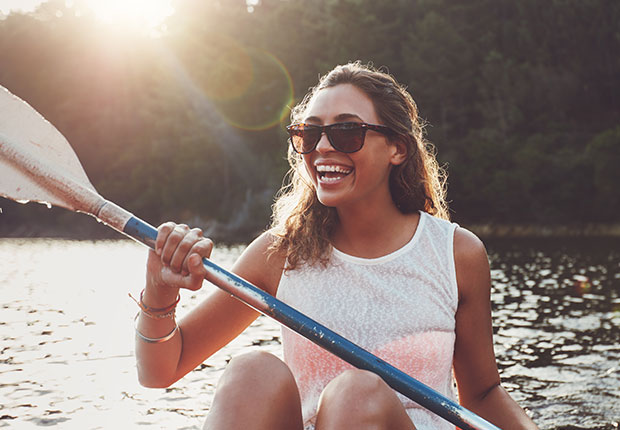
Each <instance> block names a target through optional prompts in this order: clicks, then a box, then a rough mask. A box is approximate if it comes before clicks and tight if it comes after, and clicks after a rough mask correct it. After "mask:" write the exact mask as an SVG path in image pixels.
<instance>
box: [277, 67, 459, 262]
mask: <svg viewBox="0 0 620 430" xmlns="http://www.w3.org/2000/svg"><path fill="white" fill-rule="evenodd" d="M340 84H352V85H354V86H355V87H357V88H358V89H360V90H361V91H363V92H364V93H365V94H366V95H367V96H368V97H369V98H370V99H371V100H372V102H373V105H374V108H375V111H376V112H377V115H378V117H379V119H380V121H381V124H383V125H386V126H388V127H390V128H391V129H393V130H394V131H395V132H396V133H397V136H396V137H393V138H392V139H399V140H400V141H401V142H403V143H405V145H406V147H407V158H406V160H405V161H404V162H403V163H401V164H399V165H396V166H394V167H393V168H392V171H391V173H390V192H391V195H392V200H393V201H394V203H395V204H396V207H397V208H398V209H399V210H400V211H401V212H402V213H404V214H408V213H413V212H416V211H418V210H421V211H425V212H428V213H429V214H431V215H435V216H437V217H439V218H444V219H449V214H448V205H447V203H446V200H445V195H446V191H445V179H446V174H445V172H444V170H443V169H442V168H441V167H439V165H438V163H437V160H436V158H435V149H434V147H433V145H432V144H430V143H429V142H427V141H426V140H425V139H424V125H423V123H422V122H421V121H420V119H419V118H418V109H417V107H416V104H415V102H414V101H413V98H412V97H411V95H410V94H409V93H408V92H407V90H406V89H405V87H403V86H402V85H400V84H399V83H398V82H396V80H395V79H394V78H393V77H392V76H391V75H389V74H388V73H384V72H383V71H380V70H377V69H375V68H373V67H372V66H365V65H362V64H361V63H360V62H359V61H358V62H354V63H349V64H345V65H340V66H336V67H335V68H334V69H333V70H332V71H331V72H329V73H328V74H326V75H325V76H323V77H322V78H321V79H320V80H319V83H318V84H317V85H316V86H315V87H313V88H312V89H311V90H310V91H309V92H308V93H307V94H306V95H305V97H304V98H303V100H302V101H301V102H300V103H299V104H298V105H297V106H295V107H294V108H293V110H292V112H291V121H292V122H299V121H300V120H301V119H302V118H303V116H304V113H305V110H306V109H307V107H308V104H309V103H310V101H311V100H312V98H313V97H314V96H315V95H316V94H317V93H318V92H319V91H321V90H322V89H324V88H330V87H334V86H336V85H340ZM288 161H289V164H290V166H291V168H290V170H289V172H288V174H287V179H288V182H287V183H286V185H284V186H283V187H282V188H281V189H280V192H279V193H278V195H277V198H276V202H275V203H274V205H273V215H272V224H271V231H272V233H273V234H274V236H275V239H274V241H273V243H272V245H271V249H272V250H273V251H275V252H282V253H284V254H285V255H286V258H287V269H288V270H292V269H295V268H296V267H297V266H298V265H299V264H300V263H309V264H313V263H317V262H319V263H322V264H325V263H326V261H327V259H328V258H329V253H328V251H329V250H330V243H329V238H330V236H331V234H332V232H333V230H334V228H335V226H336V225H337V221H338V215H337V212H336V209H335V208H331V207H326V206H324V205H323V204H321V202H319V200H318V198H317V195H316V190H315V188H314V186H313V185H312V182H311V181H310V179H309V178H308V177H307V173H306V171H305V168H304V166H303V160H302V157H301V156H299V155H298V154H296V153H295V152H294V151H292V150H291V149H290V148H289V152H288Z"/></svg>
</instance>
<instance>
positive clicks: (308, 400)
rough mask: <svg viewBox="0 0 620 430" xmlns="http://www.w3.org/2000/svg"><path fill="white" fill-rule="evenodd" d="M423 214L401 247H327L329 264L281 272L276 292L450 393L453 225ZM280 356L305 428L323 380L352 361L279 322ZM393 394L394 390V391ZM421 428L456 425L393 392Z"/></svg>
mask: <svg viewBox="0 0 620 430" xmlns="http://www.w3.org/2000/svg"><path fill="white" fill-rule="evenodd" d="M457 226H458V225H457V224H454V223H451V222H449V221H445V220H442V219H439V218H435V217H433V216H431V215H429V214H427V213H425V212H421V213H420V221H419V223H418V227H417V229H416V231H415V233H414V235H413V237H412V238H411V240H410V241H409V242H408V243H407V244H406V245H405V246H403V247H402V248H400V249H398V250H396V251H394V252H392V253H390V254H388V255H385V256H382V257H378V258H370V259H367V258H359V257H354V256H351V255H348V254H345V253H343V252H341V251H339V250H337V249H335V248H332V252H331V255H330V260H329V264H328V266H327V267H325V268H324V267H322V266H320V265H316V266H309V265H305V266H301V267H299V268H297V269H295V270H291V271H284V272H283V274H282V278H281V280H280V284H279V286H278V291H277V295H276V296H277V297H278V298H279V299H281V300H282V301H283V302H285V303H287V304H289V305H291V306H293V307H294V308H296V309H297V310H299V311H300V312H302V313H304V314H306V315H307V316H309V317H310V318H312V319H314V320H316V321H317V322H319V323H321V324H322V325H324V326H326V327H327V328H329V329H332V330H334V331H335V332H336V333H338V334H340V335H342V336H344V337H345V338H347V339H348V340H350V341H352V342H353V343H355V344H357V345H359V346H361V347H362V348H364V349H366V350H368V351H370V352H371V353H373V354H375V355H376V356H378V357H380V358H382V359H384V360H385V361H387V362H388V363H390V364H392V365H393V366H395V367H397V368H398V369H400V370H402V371H403V372H405V373H407V374H409V375H411V376H412V377H414V378H416V379H417V380H419V381H420V382H422V383H424V384H426V385H428V386H430V387H431V388H433V389H435V390H437V391H439V392H440V393H442V394H443V395H445V396H446V397H448V398H451V399H455V398H456V395H455V391H454V378H453V373H452V359H453V355H454V341H455V314H456V310H457V305H458V291H457V284H456V271H455V265H454V253H453V242H454V240H453V239H454V230H455V229H456V227H457ZM282 345H283V350H284V361H285V362H286V363H287V364H288V366H289V367H290V369H291V371H292V373H293V375H294V376H295V380H296V382H297V385H298V387H299V391H300V395H301V401H302V413H303V418H304V423H305V424H306V425H307V424H310V427H308V428H312V427H313V426H312V425H311V424H312V423H313V422H314V420H315V418H316V409H317V405H318V400H319V397H320V395H321V392H322V391H323V389H324V388H325V386H326V385H327V384H328V383H329V382H330V381H331V380H332V379H334V378H335V377H337V376H338V375H339V374H341V373H342V372H343V371H344V370H347V369H351V368H352V366H351V365H349V364H348V363H346V362H344V361H343V360H341V359H340V358H338V357H336V356H335V355H333V354H331V353H330V352H327V351H325V350H323V349H322V348H321V347H319V346H317V345H315V344H314V343H312V342H310V341H309V340H307V339H305V338H304V337H302V336H301V335H299V334H297V333H295V332H293V331H292V330H290V329H287V328H285V327H283V329H282ZM397 394H398V393H397ZM398 396H399V398H400V400H401V402H402V403H403V405H404V406H405V408H406V409H407V413H408V414H409V416H410V417H411V419H412V421H413V423H414V424H415V426H416V427H417V429H419V430H426V429H442V430H443V429H446V430H447V429H451V430H454V426H453V425H451V424H450V423H448V422H447V421H445V420H444V419H442V418H440V417H438V416H436V415H435V414H433V413H432V412H429V411H427V410H426V409H424V408H422V407H420V406H419V405H417V404H416V403H414V402H413V401H411V400H409V399H407V398H406V397H404V396H402V395H401V394H398Z"/></svg>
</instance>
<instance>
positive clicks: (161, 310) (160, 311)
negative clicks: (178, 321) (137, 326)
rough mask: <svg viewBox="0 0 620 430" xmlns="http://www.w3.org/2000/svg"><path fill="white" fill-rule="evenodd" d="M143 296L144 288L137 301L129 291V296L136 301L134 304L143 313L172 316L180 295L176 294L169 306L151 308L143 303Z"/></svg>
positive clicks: (156, 316) (165, 316) (161, 316)
mask: <svg viewBox="0 0 620 430" xmlns="http://www.w3.org/2000/svg"><path fill="white" fill-rule="evenodd" d="M143 296H144V290H142V291H141V292H140V300H139V301H138V300H136V299H135V297H134V296H132V295H131V293H129V297H131V298H132V299H133V301H134V302H136V304H137V305H138V306H139V307H140V310H142V312H144V314H145V315H147V316H149V317H151V318H168V317H171V318H174V313H175V310H176V307H177V305H178V304H179V300H181V295H180V294H178V295H177V298H176V300H175V301H174V303H172V304H171V305H170V306H166V307H165V308H152V307H150V306H147V305H145V304H144V301H143V300H142V298H143Z"/></svg>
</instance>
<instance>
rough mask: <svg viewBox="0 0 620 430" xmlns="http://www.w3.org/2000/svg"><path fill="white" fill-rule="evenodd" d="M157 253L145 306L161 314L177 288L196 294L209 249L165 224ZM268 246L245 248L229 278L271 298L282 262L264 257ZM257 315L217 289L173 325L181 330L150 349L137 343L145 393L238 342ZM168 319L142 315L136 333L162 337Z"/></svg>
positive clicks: (192, 234) (170, 323)
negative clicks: (253, 286)
mask: <svg viewBox="0 0 620 430" xmlns="http://www.w3.org/2000/svg"><path fill="white" fill-rule="evenodd" d="M158 230H159V234H158V239H157V242H156V249H161V251H160V252H159V253H155V252H153V251H151V252H150V253H149V258H148V261H147V281H146V288H145V291H144V303H145V304H146V305H147V306H150V307H154V308H160V307H165V306H167V305H169V304H170V303H173V302H174V300H175V298H176V296H177V294H178V291H179V289H180V288H187V289H190V290H197V289H199V288H200V287H201V286H202V282H203V280H204V276H205V274H206V270H205V269H204V267H203V265H202V262H201V260H202V258H203V257H209V256H210V254H211V249H212V244H211V241H210V240H208V239H204V238H203V237H202V233H201V232H199V230H190V229H189V228H188V227H187V226H179V225H175V224H173V223H166V224H163V225H162V226H160V228H159V229H158ZM270 241H271V236H270V234H269V233H264V234H263V235H261V236H260V237H259V238H257V239H256V240H255V241H254V242H252V244H250V245H249V246H248V248H246V250H245V251H244V252H243V254H242V255H241V256H240V257H239V259H238V260H237V262H236V263H235V265H234V266H233V268H232V272H233V273H235V274H237V275H239V276H241V277H242V278H244V279H246V280H247V281H249V282H251V283H252V284H254V285H256V286H257V287H259V288H261V289H263V290H265V291H267V292H268V293H270V294H275V291H276V289H277V285H278V283H279V280H280V276H281V273H282V269H281V268H282V267H283V262H284V260H283V259H279V258H278V256H277V255H271V256H270V255H269V254H268V252H267V249H268V246H269V244H270ZM258 315H259V314H258V312H256V311H255V310H253V309H251V308H250V307H248V306H247V305H245V304H243V303H242V302H240V301H238V300H237V299H235V298H233V297H231V296H230V294H228V293H226V292H224V291H222V290H220V289H217V290H216V291H214V292H213V293H212V294H210V295H209V297H207V298H206V299H205V300H204V301H203V302H202V303H201V304H199V305H198V306H197V307H196V308H194V309H193V310H192V311H191V312H189V313H188V314H187V315H186V316H185V317H184V318H183V319H182V320H181V321H180V322H179V323H178V324H179V328H180V330H179V331H177V332H176V333H175V335H174V336H173V337H172V338H171V339H170V340H167V341H166V342H162V343H149V342H145V341H144V340H143V339H141V338H140V337H138V336H137V337H136V358H137V367H138V378H139V380H140V383H141V384H142V385H145V386H148V387H167V386H169V385H171V384H172V383H174V382H176V381H177V380H179V379H180V378H182V377H183V376H184V375H185V374H187V373H188V372H190V371H191V370H193V369H194V368H195V367H196V366H197V365H199V364H200V363H202V362H203V361H204V360H205V359H207V358H208V357H209V356H211V355H212V354H213V353H215V352H216V351H218V350H219V349H221V348H222V347H223V346H225V345H226V344H228V343H229V342H230V341H231V340H232V339H234V338H235V337H237V335H238V334H240V333H241V332H242V331H243V330H245V328H246V327H247V326H248V325H250V324H251V323H252V321H254V320H255V319H256V317H257V316H258ZM174 326H175V321H174V320H172V319H170V318H163V319H154V318H150V317H148V316H146V315H144V313H141V315H140V318H139V321H138V326H137V328H138V330H139V332H140V333H141V334H143V335H144V336H146V337H150V338H158V337H162V336H165V335H166V334H167V333H170V332H171V330H173V329H174Z"/></svg>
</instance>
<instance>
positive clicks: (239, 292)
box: [0, 86, 499, 430]
mask: <svg viewBox="0 0 620 430" xmlns="http://www.w3.org/2000/svg"><path fill="white" fill-rule="evenodd" d="M0 196H3V197H6V198H9V199H12V200H16V201H19V202H22V203H26V202H28V201H36V202H39V203H44V204H47V205H54V206H59V207H63V208H66V209H69V210H71V211H77V212H83V213H86V214H89V215H92V216H93V217H95V218H96V219H97V220H99V221H101V222H103V223H105V224H106V225H108V226H109V227H112V228H114V229H115V230H117V231H119V232H121V233H123V234H125V235H127V236H129V237H131V238H132V239H134V240H137V241H138V242H140V243H143V244H145V245H147V246H149V247H151V248H153V247H154V243H155V238H156V237H157V230H156V229H155V228H154V227H153V226H151V225H149V224H147V223H146V222H144V221H142V220H141V219H139V218H137V217H135V216H134V215H133V214H131V213H130V212H128V211H126V210H125V209H123V208H121V207H119V206H117V205H116V204H114V203H112V202H110V201H109V200H106V199H104V198H103V197H101V196H100V195H99V194H98V193H97V191H96V190H95V188H94V187H93V185H92V184H91V183H90V181H89V180H88V177H87V176H86V173H85V172H84V169H83V168H82V165H81V164H80V161H79V160H78V158H77V156H76V155H75V153H74V152H73V149H72V148H71V146H70V145H69V142H67V140H66V139H65V138H64V136H63V135H62V134H61V133H60V132H59V131H58V130H57V129H56V128H55V127H54V126H53V125H52V124H50V123H49V122H48V121H47V120H45V118H43V117H42V116H41V115H40V114H39V113H38V112H37V111H35V110H34V109H33V108H32V107H31V106H30V105H28V104H27V103H26V102H24V101H23V100H21V99H19V98H18V97H16V96H14V95H13V94H11V93H10V92H9V91H8V90H6V89H5V88H4V87H2V86H0ZM203 263H204V265H205V267H206V269H207V275H206V276H205V279H206V280H207V281H209V282H211V283H213V284H215V285H216V286H217V287H219V288H221V289H222V290H224V291H226V292H227V293H229V294H231V295H233V296H234V297H236V298H237V299H239V300H241V301H242V302H244V303H245V304H247V305H249V306H250V307H252V308H254V309H255V310H257V311H259V312H260V313H262V314H264V315H267V316H269V317H271V318H273V319H275V320H276V321H278V322H279V323H281V324H283V325H284V326H286V327H288V328H290V329H291V330H294V331H295V332H297V333H299V334H301V335H302V336H304V337H305V338H307V339H309V340H311V341H312V342H314V343H316V344H317V345H319V346H321V347H322V348H324V349H326V350H327V351H329V352H331V353H333V354H335V355H336V356H338V357H340V358H341V359H343V360H344V361H346V362H348V363H350V364H352V365H353V366H355V367H358V368H360V369H365V370H369V371H372V372H374V373H375V374H377V375H379V376H380V377H381V378H383V380H384V381H385V382H386V383H387V384H388V385H390V386H391V387H392V388H393V389H395V390H396V391H398V392H400V393H402V394H403V395H405V396H406V397H408V398H410V399H411V400H413V401H414V402H416V403H418V404H419V405H421V406H423V407H425V408H426V409H428V410H430V411H432V412H434V413H435V414H437V415H439V416H441V417H442V418H444V419H446V420H448V421H449V422H451V423H452V424H454V425H457V426H458V427H460V428H461V429H463V430H465V429H471V430H499V429H498V427H496V426H494V425H493V424H491V423H489V422H488V421H485V420H484V419H482V418H481V417H479V416H478V415H476V414H474V413H473V412H471V411H469V410H467V409H465V408H463V407H462V406H461V405H459V404H457V403H456V402H454V401H453V400H451V399H448V398H447V397H445V396H443V395H442V394H440V393H438V392H437V391H435V390H433V389H432V388H430V387H428V386H426V385H424V384H422V383H421V382H419V381H417V380H416V379H414V378H412V377H411V376H409V375H407V374H405V373H404V372H402V371H400V370H398V369H396V368H395V367H393V366H392V365H390V364H388V363H387V362H385V361H384V360H382V359H380V358H378V357H376V356H374V355H373V354H371V353H370V352H368V351H366V350H364V349H362V348H360V347H359V346H357V345H355V344H353V343H352V342H350V341H348V340H347V339H345V338H343V337H342V336H340V335H338V334H336V333H334V332H333V331H331V330H329V329H328V328H326V327H324V326H322V325H321V324H319V323H318V322H316V321H314V320H312V319H310V318H308V317H307V316H305V315H304V314H302V313H300V312H298V311H296V310H295V309H293V308H292V307H290V306H288V305H286V304H285V303H283V302H281V301H279V300H278V299H276V298H275V297H273V296H271V295H269V294H267V293H266V292H264V291H263V290H261V289H259V288H257V287H256V286H254V285H252V284H250V283H249V282H247V281H245V280H244V279H242V278H240V277H238V276H237V275H235V274H233V273H230V272H228V271H226V270H225V269H223V268H221V267H219V266H218V265H216V264H215V263H213V262H212V261H210V260H209V259H206V258H205V259H203Z"/></svg>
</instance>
